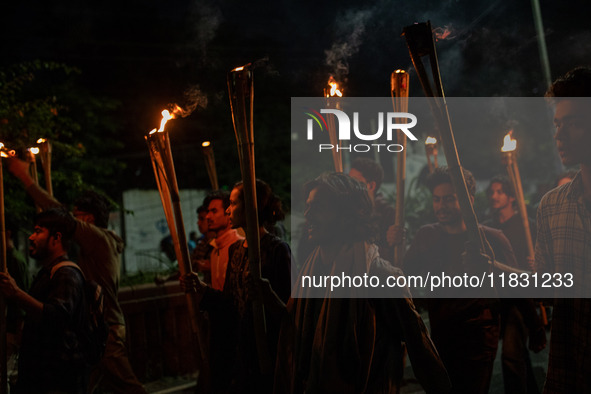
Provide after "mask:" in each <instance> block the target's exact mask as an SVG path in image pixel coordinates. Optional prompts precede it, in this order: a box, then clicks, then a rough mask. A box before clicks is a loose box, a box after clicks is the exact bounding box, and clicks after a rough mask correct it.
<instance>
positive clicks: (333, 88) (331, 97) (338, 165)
mask: <svg viewBox="0 0 591 394" xmlns="http://www.w3.org/2000/svg"><path fill="white" fill-rule="evenodd" d="M324 97H326V108H334V109H340V104H339V101H338V100H339V97H343V93H342V89H339V84H338V83H337V81H335V79H334V77H333V76H332V75H331V76H330V78H329V79H328V84H327V87H326V88H324ZM326 125H327V127H328V137H329V138H330V143H331V144H332V146H333V149H332V160H333V162H334V169H335V171H336V172H343V155H342V152H341V150H339V148H337V147H338V146H339V138H338V136H337V129H336V126H335V122H334V116H328V117H327V120H326Z"/></svg>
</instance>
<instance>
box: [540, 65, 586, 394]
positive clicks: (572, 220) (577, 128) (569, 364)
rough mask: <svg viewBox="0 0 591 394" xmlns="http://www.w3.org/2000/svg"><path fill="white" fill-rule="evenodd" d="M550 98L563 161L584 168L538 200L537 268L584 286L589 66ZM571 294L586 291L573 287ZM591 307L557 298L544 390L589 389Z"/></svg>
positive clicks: (568, 76) (558, 85) (579, 300)
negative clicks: (567, 277) (573, 280)
mask: <svg viewBox="0 0 591 394" xmlns="http://www.w3.org/2000/svg"><path fill="white" fill-rule="evenodd" d="M546 97H549V98H550V99H551V101H553V103H554V104H555V114H554V125H555V126H556V135H555V136H554V139H555V140H556V148H557V149H558V153H559V155H560V159H561V161H562V164H564V165H565V166H571V165H577V164H579V165H580V171H579V172H578V173H577V175H576V176H575V178H574V179H573V180H572V181H571V182H569V183H567V184H565V185H563V186H560V187H558V188H556V189H553V190H551V191H549V192H548V193H547V194H546V195H545V196H544V197H542V200H541V201H540V205H539V206H538V214H537V225H538V226H537V229H538V231H537V232H538V237H537V242H536V251H535V265H536V270H537V271H538V272H539V273H541V274H543V273H551V274H554V273H559V274H560V273H563V274H564V273H570V274H572V275H573V276H574V278H575V280H577V281H582V283H584V284H585V287H586V286H588V284H589V283H590V282H591V275H590V274H589V272H590V268H589V264H591V248H590V247H589V245H591V111H590V108H591V100H590V99H589V97H591V68H589V67H578V68H575V69H573V70H571V71H569V72H568V73H567V74H565V75H564V76H562V77H560V78H558V79H557V80H556V81H555V82H554V83H553V84H552V86H551V87H550V89H549V90H548V92H546ZM581 288H584V287H583V286H578V287H577V288H575V290H576V289H581ZM557 296H558V294H557ZM568 296H571V297H585V294H580V292H577V291H572V292H570V293H568ZM587 297H588V295H587ZM589 311H591V299H589V298H559V297H557V298H556V299H555V300H554V311H553V315H552V331H551V335H550V338H551V342H550V355H549V364H548V372H547V375H546V383H545V385H544V392H545V393H588V392H591V373H589V372H590V371H589V365H591V313H589Z"/></svg>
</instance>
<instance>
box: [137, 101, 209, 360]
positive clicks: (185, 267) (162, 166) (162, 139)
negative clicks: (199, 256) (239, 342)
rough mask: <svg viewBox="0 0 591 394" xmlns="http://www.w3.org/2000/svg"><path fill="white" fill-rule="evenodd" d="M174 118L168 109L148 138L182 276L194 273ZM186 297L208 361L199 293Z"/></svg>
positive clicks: (194, 326)
mask: <svg viewBox="0 0 591 394" xmlns="http://www.w3.org/2000/svg"><path fill="white" fill-rule="evenodd" d="M174 118H175V115H174V112H173V114H170V112H169V111H168V110H164V111H162V122H161V123H160V129H158V130H156V129H154V130H152V131H151V132H150V133H149V134H148V135H147V136H145V138H146V142H147V144H148V149H149V151H150V159H151V160H152V166H153V168H154V176H155V178H156V183H157V184H158V191H159V192H160V200H161V201H162V207H163V208H164V215H165V217H166V222H167V224H168V229H169V231H170V235H171V237H172V240H173V243H174V251H175V254H176V257H177V261H178V265H179V270H180V272H181V274H182V275H186V274H188V273H190V272H192V268H191V259H190V257H189V248H188V246H187V236H186V234H185V225H184V223H183V214H182V212H181V202H180V197H179V188H178V184H177V179H176V173H175V169H174V162H173V160H172V152H171V149H170V138H169V135H168V132H167V131H165V130H164V126H165V124H166V122H167V121H168V120H170V119H174ZM186 297H187V308H188V310H189V316H190V319H191V326H192V328H193V332H194V333H195V335H196V337H197V340H198V342H199V352H200V355H199V356H200V357H201V360H203V361H204V360H205V359H204V355H203V353H202V349H204V347H203V346H204V345H203V344H204V342H203V340H202V338H201V335H200V334H201V333H200V330H199V321H198V313H197V311H198V309H197V306H196V304H197V302H196V299H195V294H193V293H186ZM204 362H205V361H204Z"/></svg>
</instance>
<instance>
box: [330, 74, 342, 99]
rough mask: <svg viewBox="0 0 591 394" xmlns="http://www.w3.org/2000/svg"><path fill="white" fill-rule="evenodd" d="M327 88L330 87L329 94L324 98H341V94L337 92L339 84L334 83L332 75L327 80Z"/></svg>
mask: <svg viewBox="0 0 591 394" xmlns="http://www.w3.org/2000/svg"><path fill="white" fill-rule="evenodd" d="M328 86H330V92H329V93H328V94H327V95H326V97H334V96H339V97H343V93H342V92H341V91H340V90H339V84H338V83H337V81H335V79H334V78H333V77H332V75H331V77H330V78H329V79H328Z"/></svg>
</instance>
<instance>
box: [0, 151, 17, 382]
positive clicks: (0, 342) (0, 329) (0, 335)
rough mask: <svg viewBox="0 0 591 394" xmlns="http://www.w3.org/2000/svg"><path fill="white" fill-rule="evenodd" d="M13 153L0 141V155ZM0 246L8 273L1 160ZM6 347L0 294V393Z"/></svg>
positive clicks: (4, 270) (4, 371)
mask: <svg viewBox="0 0 591 394" xmlns="http://www.w3.org/2000/svg"><path fill="white" fill-rule="evenodd" d="M11 155H14V151H10V152H9V151H8V149H6V147H5V146H4V144H3V143H2V142H0V157H8V156H11ZM0 246H1V247H2V252H1V258H2V272H4V273H8V268H7V256H6V221H5V218H4V175H3V169H2V160H0ZM7 357H8V347H7V344H6V299H5V298H4V297H3V296H0V374H1V379H2V380H1V381H0V394H6V393H8V374H7Z"/></svg>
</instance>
